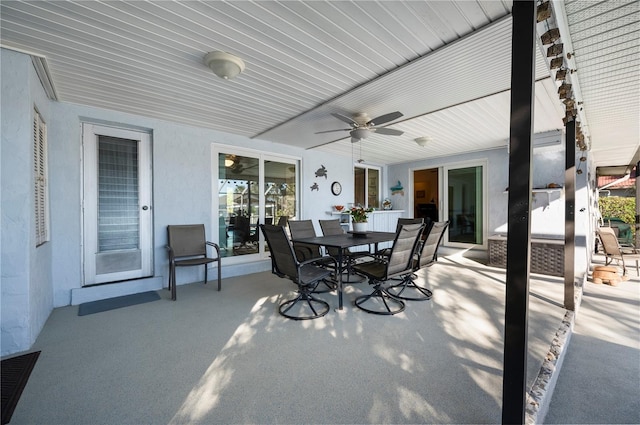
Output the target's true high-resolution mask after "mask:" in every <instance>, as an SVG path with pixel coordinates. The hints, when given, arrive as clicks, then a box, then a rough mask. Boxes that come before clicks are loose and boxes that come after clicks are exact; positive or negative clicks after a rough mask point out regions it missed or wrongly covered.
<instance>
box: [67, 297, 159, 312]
mask: <svg viewBox="0 0 640 425" xmlns="http://www.w3.org/2000/svg"><path fill="white" fill-rule="evenodd" d="M159 299H160V295H158V293H157V292H155V291H149V292H140V293H139V294H131V295H124V296H122V297H115V298H107V299H106V300H98V301H91V302H88V303H83V304H80V305H79V306H78V316H86V315H88V314H94V313H101V312H103V311H109V310H115V309H116V308H122V307H129V306H131V305H137V304H144V303H148V302H151V301H157V300H159Z"/></svg>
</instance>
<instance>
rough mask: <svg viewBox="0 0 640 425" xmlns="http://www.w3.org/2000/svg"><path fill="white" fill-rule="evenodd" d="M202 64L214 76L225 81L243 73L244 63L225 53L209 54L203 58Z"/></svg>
mask: <svg viewBox="0 0 640 425" xmlns="http://www.w3.org/2000/svg"><path fill="white" fill-rule="evenodd" d="M204 64H205V65H207V66H208V67H209V68H211V70H212V71H213V73H214V74H216V75H217V76H218V77H220V78H224V79H225V80H230V79H232V78H234V77H236V76H237V75H238V74H240V73H241V72H242V71H244V67H245V65H244V61H243V60H242V59H240V58H239V57H237V56H234V55H232V54H231V53H227V52H209V53H207V54H206V55H205V57H204Z"/></svg>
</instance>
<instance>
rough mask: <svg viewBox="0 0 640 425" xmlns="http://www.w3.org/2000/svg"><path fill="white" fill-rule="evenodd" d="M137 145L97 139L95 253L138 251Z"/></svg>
mask: <svg viewBox="0 0 640 425" xmlns="http://www.w3.org/2000/svg"><path fill="white" fill-rule="evenodd" d="M138 183H139V182H138V142H137V141H135V140H128V139H120V138H116V137H108V136H100V137H99V138H98V250H99V252H105V251H117V250H125V249H137V248H138V247H139V240H140V216H139V214H138V212H139V206H138Z"/></svg>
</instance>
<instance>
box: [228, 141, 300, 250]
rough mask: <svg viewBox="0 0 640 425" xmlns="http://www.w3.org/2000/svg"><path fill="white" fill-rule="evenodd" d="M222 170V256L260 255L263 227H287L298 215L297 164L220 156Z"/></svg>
mask: <svg viewBox="0 0 640 425" xmlns="http://www.w3.org/2000/svg"><path fill="white" fill-rule="evenodd" d="M261 162H262V163H263V167H262V170H263V171H262V173H263V174H262V175H260V172H261V167H260V164H261ZM218 170H219V171H218V234H219V245H220V248H221V249H222V251H223V252H222V255H223V256H225V257H233V256H239V255H248V254H258V253H260V252H261V250H260V245H261V243H263V242H261V238H260V228H259V225H260V224H261V223H269V224H280V225H284V224H286V221H287V220H288V219H289V218H290V217H294V216H295V215H296V209H297V198H296V193H297V187H296V176H297V168H296V164H295V163H294V162H280V161H274V160H268V159H261V158H259V157H251V156H242V155H235V154H231V153H219V154H218ZM261 202H263V203H264V205H261ZM265 248H266V246H265Z"/></svg>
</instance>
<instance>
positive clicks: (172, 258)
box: [165, 245, 175, 263]
mask: <svg viewBox="0 0 640 425" xmlns="http://www.w3.org/2000/svg"><path fill="white" fill-rule="evenodd" d="M165 248H167V252H168V253H169V262H171V263H173V262H174V261H175V257H174V255H173V248H171V246H170V245H165Z"/></svg>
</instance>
